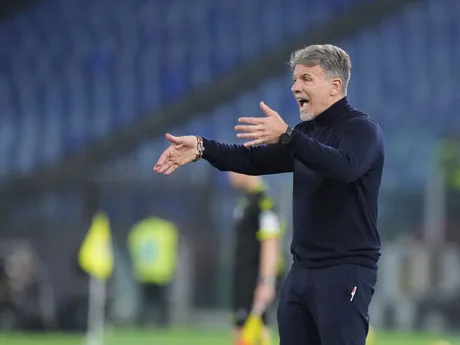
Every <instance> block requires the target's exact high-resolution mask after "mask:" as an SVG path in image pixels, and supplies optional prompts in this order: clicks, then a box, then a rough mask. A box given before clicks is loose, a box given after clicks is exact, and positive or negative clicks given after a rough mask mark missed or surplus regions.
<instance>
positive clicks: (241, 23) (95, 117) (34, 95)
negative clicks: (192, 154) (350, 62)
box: [0, 0, 364, 174]
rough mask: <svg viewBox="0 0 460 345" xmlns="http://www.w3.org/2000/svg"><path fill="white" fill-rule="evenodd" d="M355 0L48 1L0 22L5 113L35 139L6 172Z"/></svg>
mask: <svg viewBox="0 0 460 345" xmlns="http://www.w3.org/2000/svg"><path fill="white" fill-rule="evenodd" d="M358 1H364V0H349V1H343V0H327V1H321V2H318V3H317V4H315V5H311V4H307V2H305V1H302V0H293V1H289V2H282V1H281V0H264V1H262V0H255V1H245V0H235V1H226V0H218V1H216V0H196V1H193V3H192V2H189V1H186V0H173V1H155V0H132V1H124V0H112V1H107V0H93V1H90V0H79V1H75V0H62V1H56V0H43V1H41V2H39V3H38V4H37V5H35V6H32V7H31V8H30V9H29V10H28V11H26V12H24V13H21V14H19V15H18V16H16V17H14V18H11V19H9V20H7V21H4V22H2V23H0V41H1V42H2V43H1V44H0V60H1V61H0V69H1V72H2V75H5V76H6V79H3V80H2V83H3V85H5V83H6V85H7V86H6V87H7V88H8V89H9V90H10V95H9V97H8V102H7V104H5V102H6V101H5V98H4V99H2V103H0V110H1V111H2V114H4V115H3V116H8V117H11V118H12V119H14V121H12V123H11V126H9V127H7V128H14V131H16V132H22V131H23V130H22V129H21V127H20V126H26V127H27V128H28V129H27V134H28V135H29V136H30V138H33V140H34V141H35V142H34V145H32V144H30V147H33V150H31V151H27V149H26V148H24V147H29V146H23V148H21V150H23V151H21V152H22V153H21V156H20V157H22V155H30V156H31V157H29V158H20V162H21V163H18V164H19V166H17V165H18V164H16V162H12V164H7V165H4V166H2V170H3V172H2V173H3V174H8V173H14V172H15V171H16V168H14V167H16V166H17V169H19V171H31V170H34V169H36V168H38V167H39V166H42V165H44V164H47V163H50V162H52V161H53V160H56V159H58V158H59V157H60V156H61V155H65V154H68V153H69V152H72V151H75V150H78V149H81V148H82V147H84V146H85V145H88V144H89V143H91V142H92V141H93V140H96V139H97V138H100V137H101V136H103V135H105V134H107V133H108V132H110V131H113V130H117V129H119V128H121V127H122V126H124V125H126V124H128V123H131V122H132V121H135V120H136V119H137V118H138V116H142V115H143V114H147V113H148V111H151V110H154V109H158V108H160V107H161V106H164V105H166V104H168V103H172V102H176V101H177V100H178V99H180V98H181V97H182V96H184V95H185V94H186V93H187V92H188V91H189V90H190V89H191V88H195V87H199V86H201V85H203V84H205V83H209V82H215V80H216V79H217V78H218V76H219V75H222V74H223V73H228V72H229V71H231V70H233V69H234V68H236V67H237V66H238V65H240V64H242V63H244V62H246V61H248V60H249V59H256V58H263V55H264V54H265V53H266V52H268V51H269V50H271V49H274V48H276V46H277V45H279V44H281V43H283V42H284V41H285V40H287V39H289V38H290V37H292V35H294V34H298V33H300V32H304V31H305V30H306V29H308V28H309V27H311V26H312V25H314V24H316V23H319V22H321V21H322V20H325V19H327V18H330V16H332V15H334V14H336V13H338V12H339V11H342V10H344V8H346V7H347V6H349V5H351V4H353V3H357V2H358ZM19 119H21V120H19ZM51 120H52V121H53V122H52V123H51V122H50V121H51ZM56 132H59V135H57V134H54V133H56ZM48 134H49V135H48ZM30 140H32V139H30ZM18 145H20V144H18ZM21 145H22V144H21ZM56 145H57V146H58V147H55V146H56ZM27 152H28V153H27ZM5 155H6V156H8V157H16V155H13V154H11V153H8V154H6V153H5ZM6 156H5V157H6ZM4 159H5V158H4ZM18 159H19V158H18Z"/></svg>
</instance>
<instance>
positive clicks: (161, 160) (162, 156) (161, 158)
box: [153, 148, 169, 172]
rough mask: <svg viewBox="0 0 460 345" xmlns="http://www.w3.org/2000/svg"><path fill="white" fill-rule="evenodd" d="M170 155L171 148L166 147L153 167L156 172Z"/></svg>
mask: <svg viewBox="0 0 460 345" xmlns="http://www.w3.org/2000/svg"><path fill="white" fill-rule="evenodd" d="M168 157H169V148H168V149H166V150H165V151H164V152H163V154H162V155H161V156H160V158H159V159H158V161H157V163H156V164H155V166H154V167H153V170H155V171H156V172H158V171H159V169H160V168H161V167H162V166H163V165H164V164H165V163H166V161H167V160H168Z"/></svg>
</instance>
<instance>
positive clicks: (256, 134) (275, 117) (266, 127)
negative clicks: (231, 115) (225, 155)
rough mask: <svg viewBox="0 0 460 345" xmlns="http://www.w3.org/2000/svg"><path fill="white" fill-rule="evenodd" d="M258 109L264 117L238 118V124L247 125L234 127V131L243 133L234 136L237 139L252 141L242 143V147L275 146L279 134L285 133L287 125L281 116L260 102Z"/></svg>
mask: <svg viewBox="0 0 460 345" xmlns="http://www.w3.org/2000/svg"><path fill="white" fill-rule="evenodd" d="M260 109H262V111H263V112H264V113H265V115H266V117H240V118H239V119H238V122H240V123H245V124H247V125H238V126H235V130H237V131H241V132H245V133H238V134H237V135H236V136H237V137H238V138H244V139H252V141H249V142H246V143H244V146H247V147H248V146H254V145H260V144H276V143H277V142H278V141H279V138H280V136H281V134H283V133H284V132H286V130H287V128H288V125H287V123H286V122H284V120H283V119H282V118H281V116H280V115H279V114H278V113H277V112H276V111H274V110H273V109H271V108H270V107H269V106H267V105H266V104H265V103H264V102H260ZM248 125H249V126H248Z"/></svg>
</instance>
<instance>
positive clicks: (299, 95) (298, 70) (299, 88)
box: [291, 65, 337, 121]
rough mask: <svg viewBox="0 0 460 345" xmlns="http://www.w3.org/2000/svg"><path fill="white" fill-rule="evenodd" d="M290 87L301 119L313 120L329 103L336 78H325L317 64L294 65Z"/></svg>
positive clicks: (335, 86) (333, 92) (333, 91)
mask: <svg viewBox="0 0 460 345" xmlns="http://www.w3.org/2000/svg"><path fill="white" fill-rule="evenodd" d="M292 77H293V85H292V88H291V91H292V93H293V94H294V97H295V98H296V100H297V104H298V106H299V110H300V118H301V119H302V121H310V120H313V119H314V118H315V117H316V116H318V115H319V114H320V113H322V112H323V111H324V110H326V109H327V108H328V107H329V106H330V105H331V96H332V94H335V92H336V90H334V89H336V88H337V85H335V84H336V83H337V80H336V79H335V80H334V79H329V78H326V76H325V75H324V72H323V69H322V68H321V67H320V66H319V65H316V66H313V67H308V66H305V65H296V66H295V68H294V73H293V76H292Z"/></svg>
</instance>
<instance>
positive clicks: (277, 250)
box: [228, 172, 284, 344]
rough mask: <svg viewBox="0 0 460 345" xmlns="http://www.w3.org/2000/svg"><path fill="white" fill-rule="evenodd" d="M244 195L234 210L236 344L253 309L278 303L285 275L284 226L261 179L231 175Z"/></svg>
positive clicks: (267, 335) (266, 339)
mask: <svg viewBox="0 0 460 345" xmlns="http://www.w3.org/2000/svg"><path fill="white" fill-rule="evenodd" d="M228 177H229V181H230V184H231V185H232V187H233V188H235V189H237V190H239V191H240V192H241V193H242V197H241V198H240V200H239V202H238V204H237V207H236V208H235V214H234V215H235V236H236V245H235V250H234V257H233V271H234V272H233V287H232V295H233V296H232V305H233V313H234V338H235V344H236V343H237V342H238V339H239V337H240V331H241V328H242V327H243V325H244V324H245V323H246V321H247V319H248V316H249V314H250V313H251V310H252V309H253V307H260V308H261V309H263V310H266V309H267V308H268V307H270V305H271V304H272V302H273V301H274V300H275V298H276V295H277V292H278V288H279V286H280V283H281V282H280V280H281V274H282V273H283V268H284V265H283V261H284V260H283V255H282V243H281V236H282V233H283V231H282V225H281V220H280V217H279V216H278V214H277V212H276V210H275V203H274V200H273V198H271V197H270V196H269V195H268V193H267V188H266V186H265V185H264V183H263V181H262V179H261V178H260V177H258V176H248V175H243V174H238V173H234V172H229V173H228ZM262 320H263V322H264V325H265V326H266V329H265V330H264V334H263V337H264V344H269V341H270V333H269V330H268V328H267V326H268V324H269V322H268V320H267V313H266V312H264V313H263V314H262Z"/></svg>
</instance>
